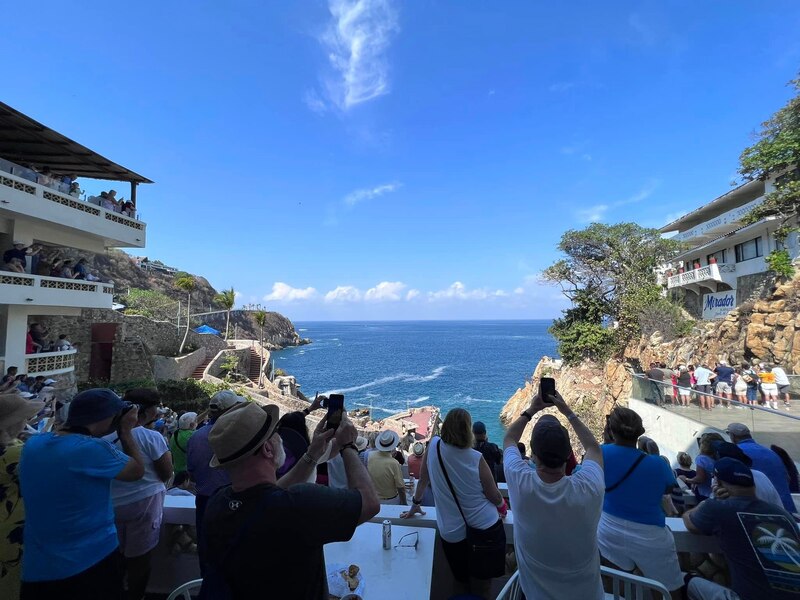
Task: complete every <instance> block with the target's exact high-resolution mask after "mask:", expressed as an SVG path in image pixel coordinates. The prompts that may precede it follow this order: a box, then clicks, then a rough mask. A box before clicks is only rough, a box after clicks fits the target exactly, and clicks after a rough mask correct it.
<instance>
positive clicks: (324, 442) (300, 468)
mask: <svg viewBox="0 0 800 600" xmlns="http://www.w3.org/2000/svg"><path fill="white" fill-rule="evenodd" d="M327 422H328V421H327V418H324V419H321V420H320V422H319V423H317V426H316V428H315V429H314V434H313V436H312V438H311V444H310V445H309V446H308V449H307V450H306V453H305V454H303V456H301V457H300V458H299V459H298V460H297V462H296V463H295V464H294V466H293V467H292V468H291V469H290V470H289V472H288V473H286V474H285V475H284V476H283V477H281V478H280V479H279V480H278V487H282V488H284V489H286V488H288V487H290V486H293V485H295V484H297V483H305V482H306V481H308V478H309V477H310V476H311V474H312V473H313V472H315V471H316V470H317V463H318V462H319V460H320V459H321V458H322V456H323V455H324V454H325V450H326V448H327V447H328V442H329V441H330V440H332V439H333V436H334V434H335V433H336V432H335V431H334V430H333V429H327V430H326V429H325V426H326V425H327ZM334 456H335V455H334Z"/></svg>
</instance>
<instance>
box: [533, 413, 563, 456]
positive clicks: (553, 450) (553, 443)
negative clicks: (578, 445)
mask: <svg viewBox="0 0 800 600" xmlns="http://www.w3.org/2000/svg"><path fill="white" fill-rule="evenodd" d="M531 452H532V453H533V454H535V455H536V456H537V457H538V458H539V459H540V460H541V461H542V462H543V463H544V464H545V466H548V467H551V468H552V467H557V466H560V465H562V464H564V463H566V462H567V459H568V458H569V455H570V454H571V453H572V444H570V442H569V433H567V430H566V429H565V428H564V426H563V425H562V424H561V423H559V422H558V419H556V418H555V417H554V416H553V415H544V416H542V417H541V418H540V419H539V421H538V422H537V423H536V425H534V427H533V437H532V439H531Z"/></svg>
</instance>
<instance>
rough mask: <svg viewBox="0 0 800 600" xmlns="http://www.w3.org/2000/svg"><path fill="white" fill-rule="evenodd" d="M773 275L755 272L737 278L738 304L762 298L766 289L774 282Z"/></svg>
mask: <svg viewBox="0 0 800 600" xmlns="http://www.w3.org/2000/svg"><path fill="white" fill-rule="evenodd" d="M772 279H773V277H772V275H770V274H769V273H754V274H752V275H742V276H741V277H737V278H736V306H739V305H741V304H742V303H743V302H749V301H751V300H756V299H758V298H762V297H764V295H765V291H766V290H767V288H768V287H769V284H770V283H771V282H772Z"/></svg>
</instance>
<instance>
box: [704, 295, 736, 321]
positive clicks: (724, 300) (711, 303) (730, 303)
mask: <svg viewBox="0 0 800 600" xmlns="http://www.w3.org/2000/svg"><path fill="white" fill-rule="evenodd" d="M734 308H736V290H735V289H733V290H728V291H725V292H715V293H714V294H703V319H705V320H711V319H722V318H723V317H725V316H726V315H727V314H728V313H729V312H731V311H732V310H733V309H734Z"/></svg>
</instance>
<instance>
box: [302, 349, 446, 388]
mask: <svg viewBox="0 0 800 600" xmlns="http://www.w3.org/2000/svg"><path fill="white" fill-rule="evenodd" d="M300 353H301V354H302V350H301V351H300ZM446 368H447V365H444V366H442V367H436V368H435V369H434V370H433V371H431V373H430V374H429V375H411V374H410V373H397V374H396V375H388V376H386V377H380V378H378V379H373V380H372V381H369V382H367V383H362V384H361V385H354V386H352V387H348V388H340V389H336V390H328V391H327V392H325V395H328V394H347V393H349V392H357V391H358V390H365V389H368V388H372V387H376V386H379V385H384V384H386V383H392V382H393V381H402V382H403V383H422V382H425V381H433V380H434V379H438V378H439V377H440V376H441V375H442V373H444V370H445V369H446Z"/></svg>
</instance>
